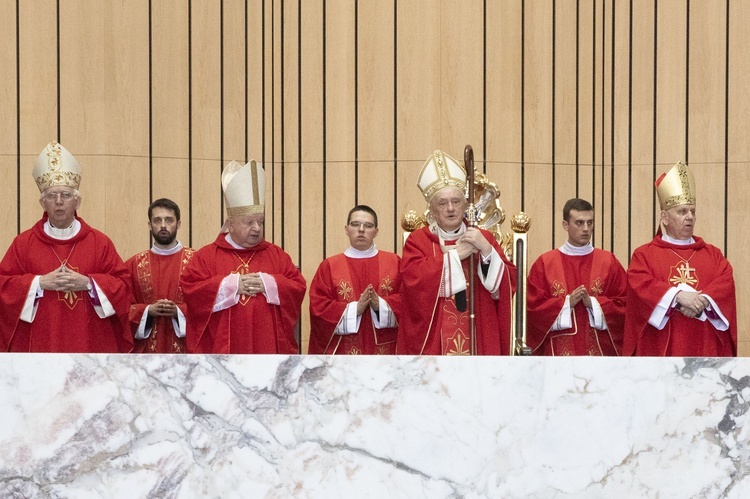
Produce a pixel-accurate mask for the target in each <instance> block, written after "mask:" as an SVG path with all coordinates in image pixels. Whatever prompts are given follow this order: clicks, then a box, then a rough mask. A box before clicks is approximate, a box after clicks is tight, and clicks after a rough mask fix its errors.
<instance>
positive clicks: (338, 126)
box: [323, 0, 358, 257]
mask: <svg viewBox="0 0 750 499" xmlns="http://www.w3.org/2000/svg"><path fill="white" fill-rule="evenodd" d="M325 3H326V9H325V15H326V19H325V26H326V29H325V50H326V59H325V66H324V71H325V76H324V77H325V82H326V83H325V88H324V95H325V108H324V113H325V114H324V122H325V125H324V126H325V131H326V140H325V151H324V154H325V165H324V167H325V182H326V188H325V213H324V216H325V219H326V220H327V221H329V222H330V223H326V224H325V225H324V228H325V242H326V244H325V251H324V255H323V256H324V257H328V256H331V255H334V254H336V253H341V252H342V251H344V250H345V249H346V248H348V247H349V239H348V238H347V237H345V234H344V231H343V229H342V227H343V225H344V223H345V221H346V220H345V217H346V214H347V212H348V211H349V210H350V209H351V207H352V206H354V199H355V189H356V187H357V185H356V180H355V174H356V171H355V167H356V163H355V160H356V156H355V150H356V144H355V139H356V137H357V129H356V125H357V123H356V120H355V118H356V109H357V107H356V97H357V96H356V83H357V81H356V78H355V68H356V66H355V64H356V51H357V48H358V47H357V44H356V39H355V28H356V26H355V24H356V21H357V19H356V16H355V11H354V6H355V4H354V2H351V1H350V0H327V1H326V2H325Z"/></svg>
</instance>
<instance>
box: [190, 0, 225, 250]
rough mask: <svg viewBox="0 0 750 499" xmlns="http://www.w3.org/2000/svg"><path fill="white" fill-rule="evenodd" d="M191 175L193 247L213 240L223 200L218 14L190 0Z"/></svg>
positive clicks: (222, 215) (219, 223) (209, 6)
mask: <svg viewBox="0 0 750 499" xmlns="http://www.w3.org/2000/svg"><path fill="white" fill-rule="evenodd" d="M190 6H191V25H190V45H191V54H190V57H191V75H190V88H191V91H190V94H191V102H190V109H191V119H190V122H191V129H190V137H191V143H190V150H191V154H192V157H191V175H192V185H193V192H192V198H191V204H192V206H193V210H192V211H193V245H194V246H195V247H196V248H199V247H201V246H204V245H206V244H208V243H210V242H211V241H213V240H214V239H215V238H216V235H217V234H218V232H219V229H220V228H221V225H222V223H223V220H224V215H225V210H224V209H223V206H224V205H223V202H222V199H221V171H222V169H223V168H224V165H223V164H222V163H221V131H222V129H221V92H220V89H221V74H222V67H221V37H220V31H221V16H220V12H219V10H218V9H217V8H216V6H215V5H212V4H210V3H208V2H191V4H190Z"/></svg>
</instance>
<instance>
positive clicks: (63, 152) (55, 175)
mask: <svg viewBox="0 0 750 499" xmlns="http://www.w3.org/2000/svg"><path fill="white" fill-rule="evenodd" d="M31 175H33V177H34V181H35V182H36V186H37V187H39V192H44V190H45V189H49V188H50V187H53V186H56V185H64V186H67V187H72V188H73V189H78V186H79V185H81V165H79V164H78V161H77V160H76V159H75V157H73V155H72V154H70V151H68V150H67V149H65V148H64V147H63V146H62V145H60V144H58V143H57V142H55V141H54V140H53V141H52V142H50V143H49V144H47V147H45V148H44V150H43V151H42V152H41V153H40V154H39V156H37V158H36V160H35V161H34V168H33V169H32V170H31Z"/></svg>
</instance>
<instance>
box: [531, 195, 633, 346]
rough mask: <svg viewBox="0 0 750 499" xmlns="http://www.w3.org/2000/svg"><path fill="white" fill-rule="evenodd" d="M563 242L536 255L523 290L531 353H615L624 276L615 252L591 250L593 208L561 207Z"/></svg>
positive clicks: (572, 203) (577, 203)
mask: <svg viewBox="0 0 750 499" xmlns="http://www.w3.org/2000/svg"><path fill="white" fill-rule="evenodd" d="M562 225H563V229H564V230H565V232H567V233H568V239H567V241H565V244H563V245H562V246H560V247H559V248H557V249H554V250H552V251H548V252H546V253H543V254H542V255H540V256H539V258H538V259H537V260H536V261H535V262H534V264H533V265H532V266H531V269H530V270H529V276H528V279H527V284H526V287H527V288H526V289H527V295H526V310H527V315H526V317H527V329H526V340H527V343H528V346H529V347H530V348H531V349H532V350H533V353H534V354H535V355H619V353H620V351H621V350H622V334H623V327H624V323H625V294H626V289H627V276H626V274H625V269H624V268H622V265H621V264H620V262H619V261H618V260H617V258H615V255H613V254H612V253H610V252H609V251H605V250H602V249H599V248H594V247H593V246H592V245H591V236H592V235H593V233H594V207H593V206H591V203H589V202H588V201H585V200H583V199H579V198H573V199H569V200H568V201H567V202H566V203H565V206H564V207H563V223H562Z"/></svg>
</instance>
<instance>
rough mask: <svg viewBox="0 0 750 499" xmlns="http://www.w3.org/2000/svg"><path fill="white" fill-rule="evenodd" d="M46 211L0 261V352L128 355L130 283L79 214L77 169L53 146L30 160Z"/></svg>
mask: <svg viewBox="0 0 750 499" xmlns="http://www.w3.org/2000/svg"><path fill="white" fill-rule="evenodd" d="M32 175H33V176H34V180H35V181H36V184H37V187H39V191H40V193H41V196H40V199H39V203H40V204H41V206H42V208H43V209H44V211H45V213H44V215H43V216H42V219H41V220H39V221H38V222H37V223H36V224H35V225H34V226H33V227H32V228H31V229H29V230H27V231H25V232H22V233H21V234H19V235H18V236H16V238H15V239H14V240H13V243H12V244H11V246H10V248H8V252H7V253H6V254H5V257H4V258H3V260H2V262H0V348H1V349H2V350H3V351H11V352H83V353H99V352H130V351H131V350H132V348H133V340H132V336H131V334H130V327H129V325H128V309H129V308H130V280H129V277H128V271H127V269H126V268H125V264H124V263H123V261H122V259H121V258H120V256H119V255H118V254H117V250H116V249H115V247H114V245H113V244H112V241H110V240H109V238H108V237H107V236H105V235H104V234H102V233H101V232H99V231H98V230H96V229H93V228H91V227H90V226H89V225H88V224H86V222H84V221H83V219H81V218H79V217H78V216H77V212H76V210H77V209H78V208H79V206H80V205H81V196H80V194H79V192H78V187H79V185H80V182H81V167H80V165H79V164H78V161H76V159H75V158H74V157H73V155H72V154H70V152H68V150H67V149H65V148H64V147H63V146H61V145H60V144H58V143H56V142H50V143H49V144H48V145H47V147H45V149H44V150H43V151H42V152H41V154H39V156H38V157H37V159H36V161H35V162H34V169H33V171H32Z"/></svg>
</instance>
